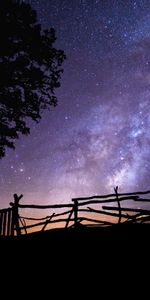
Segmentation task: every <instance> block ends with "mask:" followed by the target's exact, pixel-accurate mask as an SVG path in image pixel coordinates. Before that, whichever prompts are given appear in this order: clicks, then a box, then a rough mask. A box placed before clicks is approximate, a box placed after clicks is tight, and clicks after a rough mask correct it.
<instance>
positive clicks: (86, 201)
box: [0, 187, 150, 236]
mask: <svg viewBox="0 0 150 300" xmlns="http://www.w3.org/2000/svg"><path fill="white" fill-rule="evenodd" d="M148 194H150V191H146V192H135V193H124V194H120V193H118V187H115V188H114V193H113V194H107V195H96V196H91V197H82V198H74V199H72V202H71V203H67V204H54V205H33V204H29V205H27V204H20V203H19V201H20V199H21V198H22V197H23V195H20V196H18V195H17V194H14V202H10V206H11V207H10V208H8V209H2V210H0V236H13V235H20V234H22V233H26V234H27V233H28V230H29V229H30V230H31V229H34V228H36V227H38V228H39V227H40V230H45V229H47V227H48V225H50V224H52V225H53V224H58V223H61V226H62V227H65V228H67V227H71V226H73V227H78V226H81V225H82V224H84V226H112V225H116V224H120V223H150V209H147V208H145V206H146V207H147V206H148V207H149V208H150V199H149V197H148ZM145 195H146V196H145ZM143 197H144V198H143ZM128 201H130V204H129V205H128V206H127V205H126V206H122V203H127V202H128ZM110 204H111V206H110ZM137 204H138V207H137ZM24 208H26V209H36V210H37V209H40V210H46V209H48V210H49V211H50V214H48V215H47V216H45V217H41V218H33V217H25V216H22V215H21V214H20V211H21V210H22V209H24ZM61 209H63V210H64V209H65V211H63V212H58V211H60V210H61ZM66 209H67V210H66ZM28 222H30V224H28Z"/></svg>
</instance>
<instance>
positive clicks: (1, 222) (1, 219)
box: [0, 212, 3, 236]
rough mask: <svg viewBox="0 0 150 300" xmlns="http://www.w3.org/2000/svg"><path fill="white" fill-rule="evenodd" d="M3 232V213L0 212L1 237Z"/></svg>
mask: <svg viewBox="0 0 150 300" xmlns="http://www.w3.org/2000/svg"><path fill="white" fill-rule="evenodd" d="M2 232H3V212H0V236H2Z"/></svg>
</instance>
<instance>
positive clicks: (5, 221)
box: [2, 210, 7, 236]
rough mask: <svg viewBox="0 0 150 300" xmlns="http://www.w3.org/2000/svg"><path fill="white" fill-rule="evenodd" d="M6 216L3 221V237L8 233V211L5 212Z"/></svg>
mask: <svg viewBox="0 0 150 300" xmlns="http://www.w3.org/2000/svg"><path fill="white" fill-rule="evenodd" d="M3 214H4V219H3V230H2V235H3V236H6V232H7V230H6V229H7V210H5V212H4V213H3Z"/></svg>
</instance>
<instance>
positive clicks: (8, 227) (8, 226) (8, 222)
mask: <svg viewBox="0 0 150 300" xmlns="http://www.w3.org/2000/svg"><path fill="white" fill-rule="evenodd" d="M10 235H11V210H10V209H9V210H8V211H7V236H10Z"/></svg>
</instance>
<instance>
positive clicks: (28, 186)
mask: <svg viewBox="0 0 150 300" xmlns="http://www.w3.org/2000/svg"><path fill="white" fill-rule="evenodd" d="M25 2H29V3H31V4H32V6H33V8H35V9H36V10H37V13H38V21H39V22H40V23H41V24H42V28H48V27H54V28H55V30H56V36H57V42H56V43H55V47H57V48H59V49H62V50H64V51H65V54H66V56H67V59H66V61H65V63H64V64H63V68H64V73H63V74H62V78H61V87H60V88H59V89H57V91H56V95H57V98H58V106H57V107H56V108H52V109H51V112H45V113H44V114H43V118H42V121H41V122H40V123H39V124H38V125H37V124H36V123H32V122H30V124H31V134H30V135H29V136H22V137H21V138H20V139H19V140H18V141H17V143H16V150H15V151H13V150H7V155H6V157H5V158H2V159H1V161H0V203H1V205H0V206H1V207H8V206H9V202H10V201H11V200H12V199H13V198H12V197H13V194H14V193H18V194H21V193H22V194H24V198H23V199H22V200H21V203H28V204H29V203H33V204H34V203H40V204H51V203H64V202H66V203H67V202H70V201H71V198H72V197H78V196H91V195H94V194H102V193H112V192H113V188H114V186H116V185H118V186H119V191H120V192H124V191H126V192H135V191H139V190H142V191H144V190H149V189H150V174H149V170H150V1H149V0H137V1H132V0H120V1H119V0H39V1H36V0H32V1H31V0H30V1H25Z"/></svg>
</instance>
